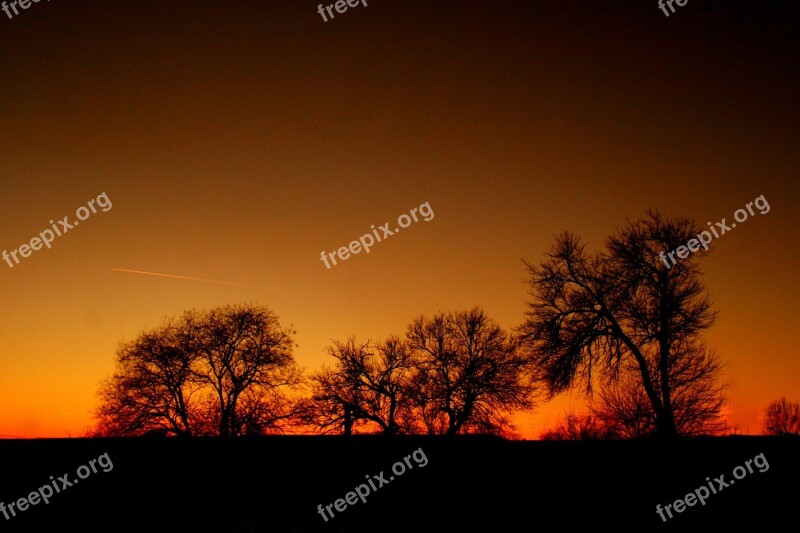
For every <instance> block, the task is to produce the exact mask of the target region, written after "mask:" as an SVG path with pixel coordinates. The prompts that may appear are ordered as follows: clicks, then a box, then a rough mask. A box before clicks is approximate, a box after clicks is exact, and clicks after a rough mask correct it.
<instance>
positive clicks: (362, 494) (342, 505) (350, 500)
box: [317, 448, 428, 522]
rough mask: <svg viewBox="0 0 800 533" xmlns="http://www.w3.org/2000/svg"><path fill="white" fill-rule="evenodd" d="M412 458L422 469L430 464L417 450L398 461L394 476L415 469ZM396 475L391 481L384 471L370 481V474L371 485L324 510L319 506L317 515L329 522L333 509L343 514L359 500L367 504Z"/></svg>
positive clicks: (364, 484)
mask: <svg viewBox="0 0 800 533" xmlns="http://www.w3.org/2000/svg"><path fill="white" fill-rule="evenodd" d="M412 458H413V459H414V462H415V463H416V464H417V466H418V467H420V468H425V466H426V465H427V464H428V457H427V456H426V455H425V452H423V451H422V448H417V449H416V450H414V452H413V453H411V454H409V455H406V456H405V457H403V460H402V461H397V462H396V463H395V464H393V465H392V472H393V473H394V475H396V476H402V475H403V474H404V473H405V471H406V466H408V470H411V469H412V468H414V465H412V464H411V459H412ZM398 467H399V469H398ZM394 475H391V474H390V475H389V479H386V476H384V474H383V470H381V473H380V474H378V475H377V476H372V479H370V476H369V474H367V475H365V476H364V477H365V478H366V479H367V483H369V485H367V483H362V484H361V485H359V486H358V487H356V488H355V489H354V490H351V491H350V492H348V493H347V494H345V495H344V498H339V499H337V500H336V501H335V502H333V503H331V504H328V505H326V506H325V508H324V509H323V508H322V504H319V505H317V513H318V514H319V515H320V516H321V517H322V518H324V519H325V521H326V522H327V521H328V520H329V519H328V516H327V514H326V513H325V511H326V510H327V511H328V513H330V515H331V518H333V517H334V516H335V514H334V512H333V509H332V507H333V508H336V510H337V511H339V512H340V513H341V512H344V510H345V509H347V506H348V504H349V505H355V504H357V503H358V500H359V499H360V500H361V503H367V496H369V495H370V494H371V493H372V492H375V491H376V490H378V489H380V488H381V487H383V486H384V485H388V484H389V483H390V482H392V481H394ZM376 482H377V483H378V484H377V485H376V484H375V483H376ZM370 487H371V489H370Z"/></svg>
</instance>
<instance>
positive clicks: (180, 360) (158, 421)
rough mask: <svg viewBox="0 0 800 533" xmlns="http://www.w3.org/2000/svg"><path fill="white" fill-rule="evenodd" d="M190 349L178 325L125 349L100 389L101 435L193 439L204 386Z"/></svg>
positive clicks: (148, 334) (145, 335)
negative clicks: (161, 434) (198, 394)
mask: <svg viewBox="0 0 800 533" xmlns="http://www.w3.org/2000/svg"><path fill="white" fill-rule="evenodd" d="M189 344H190V339H189V336H188V335H187V334H186V331H185V330H184V329H183V328H181V326H180V324H179V323H177V322H174V321H169V322H167V323H166V324H165V325H163V326H161V327H159V328H157V329H155V330H153V331H150V332H146V333H143V334H142V335H140V336H139V338H138V339H136V340H134V341H131V342H128V343H123V344H121V345H120V347H119V348H118V350H117V368H116V371H115V373H114V375H113V376H112V377H111V378H109V379H107V380H105V381H104V382H103V383H102V384H101V387H100V394H99V395H100V400H101V402H100V407H99V408H98V410H97V413H96V416H97V418H98V426H97V431H98V432H99V433H100V434H102V435H138V434H143V433H147V432H153V433H157V432H166V433H172V434H177V435H192V434H193V433H194V429H195V428H196V426H197V418H196V415H197V411H196V409H197V401H196V397H195V393H196V392H197V391H198V389H199V384H198V383H197V381H196V379H195V376H194V374H193V373H192V370H191V367H192V365H193V364H194V361H195V355H194V354H193V352H192V351H191V349H190V348H189Z"/></svg>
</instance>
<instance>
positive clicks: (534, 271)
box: [520, 211, 721, 438]
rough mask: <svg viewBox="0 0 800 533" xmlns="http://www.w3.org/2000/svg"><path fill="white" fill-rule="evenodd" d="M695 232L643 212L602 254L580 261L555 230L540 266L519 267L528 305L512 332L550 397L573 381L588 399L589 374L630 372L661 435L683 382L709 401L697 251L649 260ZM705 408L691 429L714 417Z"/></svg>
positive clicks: (670, 431)
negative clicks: (524, 272) (672, 259)
mask: <svg viewBox="0 0 800 533" xmlns="http://www.w3.org/2000/svg"><path fill="white" fill-rule="evenodd" d="M699 233H700V230H699V229H698V228H697V227H695V225H694V223H692V222H691V221H690V220H688V219H683V218H677V219H666V218H663V217H662V216H661V215H660V214H659V213H658V212H652V211H649V212H648V217H647V219H645V220H639V221H636V222H633V223H630V222H629V223H628V225H627V226H626V227H624V228H623V229H622V230H620V231H618V232H617V233H616V234H615V235H613V236H611V237H610V238H609V239H608V241H607V244H606V251H604V252H599V253H596V254H594V255H590V254H589V253H587V252H586V249H585V245H583V244H582V243H581V242H580V241H579V239H578V238H577V237H575V236H574V235H572V234H570V233H563V234H561V235H559V236H557V237H556V240H555V243H554V245H553V247H552V249H551V251H550V252H549V254H548V259H547V260H545V261H544V262H542V264H541V265H540V266H534V265H531V264H530V263H527V262H526V263H525V264H526V266H527V269H528V273H529V276H530V277H529V284H530V292H529V294H530V295H531V296H532V297H533V300H532V301H530V302H528V311H527V312H526V315H527V319H526V320H525V322H524V323H523V325H522V326H521V327H520V334H521V339H522V342H523V343H524V344H525V345H526V346H527V348H528V350H529V353H530V356H531V358H532V360H533V361H534V362H535V363H536V365H537V366H538V368H539V369H540V371H541V374H542V377H543V379H544V380H545V381H546V382H547V384H548V387H549V390H550V393H551V394H556V393H558V392H562V391H564V390H566V389H568V388H569V387H571V386H572V385H573V384H577V383H582V384H583V385H584V386H585V390H586V392H587V393H589V394H590V393H591V391H592V386H593V383H594V381H595V377H599V378H600V380H601V382H602V383H603V384H605V385H608V384H610V383H613V382H617V381H618V380H619V379H620V376H622V375H624V374H625V373H627V372H630V371H633V372H635V374H636V376H637V378H638V379H639V381H640V383H641V387H642V389H643V391H644V394H645V395H646V397H647V400H648V402H649V404H650V408H651V412H652V416H653V418H654V420H653V424H654V427H655V433H656V434H657V435H659V436H661V437H664V438H669V437H674V436H676V435H677V434H678V432H679V427H678V423H677V421H676V413H677V410H676V406H675V405H674V403H675V402H676V401H678V402H680V399H679V397H680V393H679V392H677V391H679V390H680V389H681V388H682V387H684V388H685V387H686V384H685V382H689V383H690V389H691V390H693V391H694V394H695V395H697V396H700V397H709V398H714V397H716V396H719V393H720V391H721V389H720V387H718V386H717V385H716V377H717V373H718V371H719V364H718V362H717V361H716V358H715V356H714V355H713V354H712V353H709V352H708V350H706V348H705V346H704V345H703V343H702V342H701V340H700V333H701V332H702V331H703V330H705V329H706V328H708V327H710V326H711V325H712V324H713V322H714V318H715V315H714V313H713V312H712V311H711V303H710V301H709V300H708V299H707V298H706V297H705V296H704V289H703V285H702V283H701V281H700V272H699V269H698V267H697V265H696V262H695V260H696V258H697V257H698V256H702V255H703V254H704V253H705V251H704V250H702V249H700V250H699V251H696V252H695V253H694V254H693V255H692V256H691V257H688V258H686V259H679V260H678V262H677V264H675V265H673V266H672V267H671V268H670V267H668V266H667V265H666V264H665V263H664V262H662V260H661V259H660V258H659V254H660V253H661V252H665V251H666V252H669V251H672V250H674V249H676V248H677V247H678V246H682V245H685V244H686V243H687V242H688V241H689V240H690V239H693V238H694V237H695V236H696V235H697V234H699ZM598 374H599V376H598ZM715 395H716V396H715ZM714 404H715V401H714V400H710V401H709V403H708V405H709V406H710V407H711V408H710V409H702V410H700V411H698V412H696V413H693V414H692V416H694V417H695V418H697V420H696V423H699V424H701V425H702V424H703V423H705V422H706V420H707V417H713V416H715V412H714V409H713V406H714ZM693 424H694V423H693ZM690 425H691V424H690Z"/></svg>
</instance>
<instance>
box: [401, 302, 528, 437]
mask: <svg viewBox="0 0 800 533" xmlns="http://www.w3.org/2000/svg"><path fill="white" fill-rule="evenodd" d="M406 338H407V342H408V345H409V347H410V349H411V350H412V351H413V355H414V358H415V360H416V361H417V367H418V374H417V376H416V377H415V378H414V380H413V383H414V384H415V385H416V391H415V393H413V396H415V397H416V400H417V401H416V402H415V403H416V405H417V406H418V411H417V415H418V418H419V419H421V420H423V421H424V422H425V425H426V427H427V430H428V432H437V431H442V432H444V433H446V434H449V435H452V434H456V433H463V432H469V431H473V432H487V433H502V432H504V431H508V430H510V428H511V424H510V422H509V419H508V415H509V414H511V413H512V412H514V411H518V410H526V409H530V408H532V407H533V404H534V395H535V391H536V388H535V382H534V380H533V379H532V375H531V373H530V372H529V370H530V365H529V363H528V360H527V359H526V358H525V357H524V356H523V355H522V354H521V353H520V350H519V346H518V343H517V342H516V341H515V340H514V339H513V338H512V337H511V336H510V335H508V334H507V333H506V332H504V331H503V330H502V329H501V328H500V327H499V326H498V325H497V324H496V323H495V322H494V321H492V320H491V319H490V318H489V317H488V316H486V314H485V313H484V312H483V310H482V309H479V308H473V309H470V310H468V311H461V312H457V313H450V314H444V313H440V314H438V315H436V316H434V317H433V318H431V319H428V318H426V317H419V318H417V319H416V320H414V322H413V323H412V324H411V325H410V326H409V328H408V331H407V333H406Z"/></svg>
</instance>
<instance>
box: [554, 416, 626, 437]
mask: <svg viewBox="0 0 800 533" xmlns="http://www.w3.org/2000/svg"><path fill="white" fill-rule="evenodd" d="M614 436H615V435H613V434H612V433H610V432H609V431H608V428H606V427H605V425H604V424H603V423H602V422H601V421H599V420H598V419H597V418H596V417H595V416H593V415H590V414H588V415H577V414H574V413H567V414H566V415H564V418H563V419H562V420H561V421H559V422H558V423H557V424H556V425H554V426H553V427H551V428H548V429H546V430H545V431H543V432H542V434H541V435H540V436H539V439H540V440H599V439H608V438H612V437H614Z"/></svg>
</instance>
